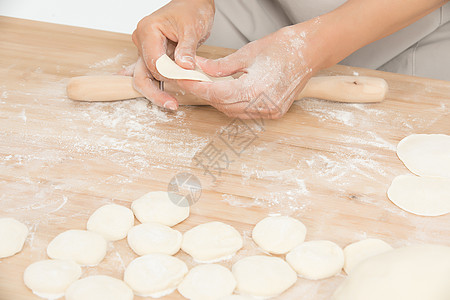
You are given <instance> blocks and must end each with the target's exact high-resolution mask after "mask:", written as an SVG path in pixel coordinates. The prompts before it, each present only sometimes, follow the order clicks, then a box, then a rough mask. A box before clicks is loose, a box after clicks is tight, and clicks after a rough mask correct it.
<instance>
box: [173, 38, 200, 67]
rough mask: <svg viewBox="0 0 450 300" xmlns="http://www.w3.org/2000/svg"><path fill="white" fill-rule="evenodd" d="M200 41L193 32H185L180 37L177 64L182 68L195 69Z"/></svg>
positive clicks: (176, 54)
mask: <svg viewBox="0 0 450 300" xmlns="http://www.w3.org/2000/svg"><path fill="white" fill-rule="evenodd" d="M198 41H199V40H198V39H197V36H196V34H195V32H193V31H185V32H183V33H182V34H180V35H179V37H178V44H177V47H176V48H175V62H176V63H177V65H179V66H180V67H182V68H185V69H190V70H193V69H195V60H194V58H195V53H196V52H197V45H198Z"/></svg>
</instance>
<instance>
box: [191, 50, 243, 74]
mask: <svg viewBox="0 0 450 300" xmlns="http://www.w3.org/2000/svg"><path fill="white" fill-rule="evenodd" d="M197 63H198V65H199V67H200V69H202V70H203V71H204V72H205V73H207V74H208V75H210V76H214V77H223V76H229V75H232V74H235V73H237V72H240V71H242V70H243V69H244V68H246V67H247V57H246V56H243V55H242V54H241V53H240V51H237V52H234V53H232V54H230V55H228V56H225V57H223V58H219V59H214V60H213V59H205V58H203V57H197Z"/></svg>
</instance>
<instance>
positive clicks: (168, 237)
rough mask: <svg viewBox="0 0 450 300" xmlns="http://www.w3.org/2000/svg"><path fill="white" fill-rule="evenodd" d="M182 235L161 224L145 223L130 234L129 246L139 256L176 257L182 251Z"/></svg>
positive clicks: (131, 230) (135, 227)
mask: <svg viewBox="0 0 450 300" xmlns="http://www.w3.org/2000/svg"><path fill="white" fill-rule="evenodd" d="M182 239H183V236H182V234H181V233H180V232H179V231H177V230H175V229H172V228H170V227H169V226H166V225H162V224H159V223H144V224H140V225H137V226H134V227H133V228H131V229H130V231H129V232H128V238H127V240H128V245H130V247H131V249H133V251H134V252H136V254H137V255H146V254H151V253H162V254H167V255H174V254H175V253H177V252H178V251H179V250H180V247H181V241H182Z"/></svg>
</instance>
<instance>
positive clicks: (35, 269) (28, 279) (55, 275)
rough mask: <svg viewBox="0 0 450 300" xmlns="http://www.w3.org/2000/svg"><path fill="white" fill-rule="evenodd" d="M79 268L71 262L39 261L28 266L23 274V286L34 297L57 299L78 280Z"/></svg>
mask: <svg viewBox="0 0 450 300" xmlns="http://www.w3.org/2000/svg"><path fill="white" fill-rule="evenodd" d="M80 276H81V267H80V266H79V265H78V264H76V263H75V262H73V261H71V260H53V259H48V260H41V261H37V262H35V263H32V264H31V265H29V266H28V267H27V268H26V269H25V272H24V273H23V281H24V283H25V285H26V286H27V287H28V288H29V289H30V290H32V291H33V293H34V294H35V295H38V296H39V297H42V298H47V299H58V298H61V297H63V296H64V292H65V291H66V289H67V288H68V287H69V285H70V284H72V282H74V281H75V280H77V279H78V278H80Z"/></svg>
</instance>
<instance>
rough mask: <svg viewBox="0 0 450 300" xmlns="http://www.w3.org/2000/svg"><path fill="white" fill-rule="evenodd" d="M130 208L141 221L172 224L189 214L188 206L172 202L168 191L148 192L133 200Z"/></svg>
mask: <svg viewBox="0 0 450 300" xmlns="http://www.w3.org/2000/svg"><path fill="white" fill-rule="evenodd" d="M131 209H132V210H133V212H134V215H135V216H136V218H137V219H138V220H139V221H140V222H141V223H148V222H156V223H160V224H163V225H167V226H170V227H172V226H174V225H176V224H178V223H180V222H182V221H183V220H185V219H186V218H187V217H188V216H189V206H178V205H176V204H174V203H173V202H172V200H171V199H170V197H169V193H168V192H150V193H148V194H145V195H144V196H142V197H140V198H139V199H137V200H135V201H133V203H132V204H131Z"/></svg>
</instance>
